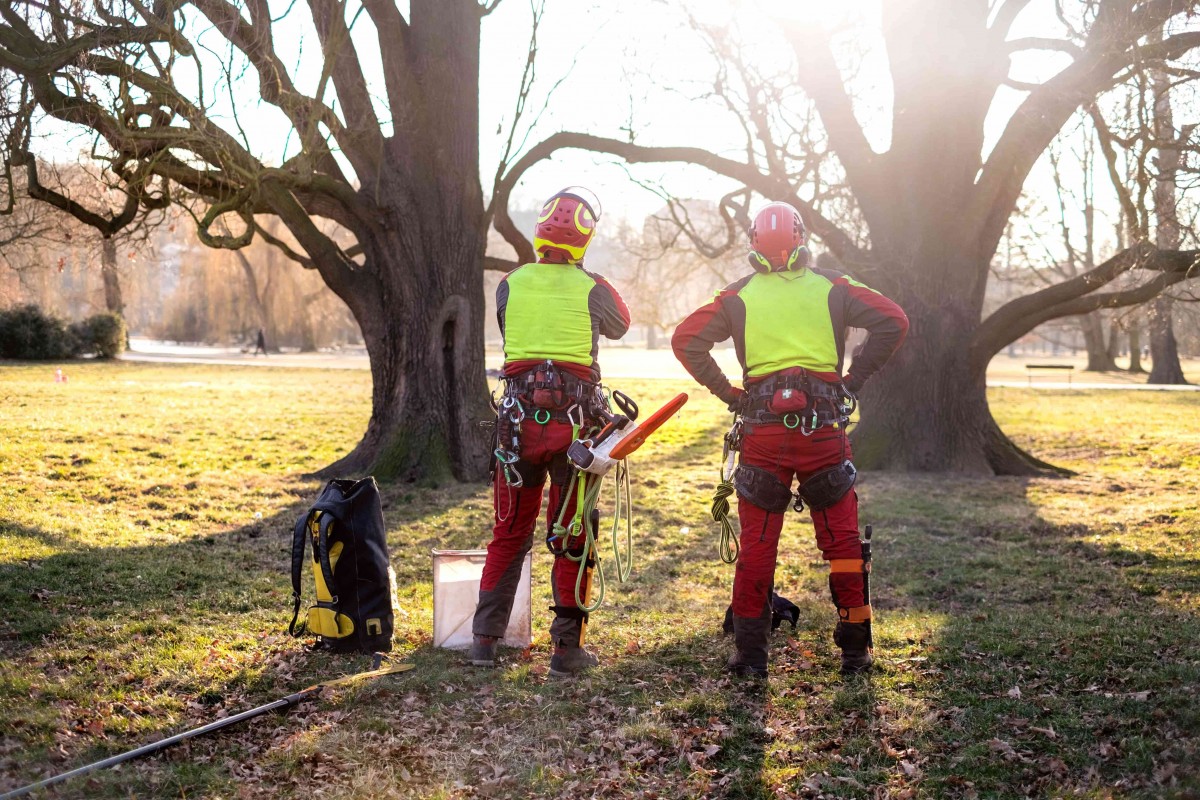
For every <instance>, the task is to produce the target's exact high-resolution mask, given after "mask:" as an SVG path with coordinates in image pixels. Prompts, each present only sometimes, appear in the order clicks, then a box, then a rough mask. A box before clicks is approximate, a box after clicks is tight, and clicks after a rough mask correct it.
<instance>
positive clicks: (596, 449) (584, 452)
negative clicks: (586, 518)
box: [567, 392, 688, 475]
mask: <svg viewBox="0 0 1200 800" xmlns="http://www.w3.org/2000/svg"><path fill="white" fill-rule="evenodd" d="M687 399H688V396H687V394H686V393H683V392H681V393H680V394H678V395H677V396H676V397H675V399H674V400H672V401H671V402H669V403H667V404H666V405H665V406H663V407H662V408H660V409H659V410H658V411H655V412H654V413H653V414H651V415H650V416H649V417H648V418H647V419H646V421H645V422H643V423H642V424H640V425H635V424H634V419H636V418H637V407H636V406H634V407H633V409H632V411H633V413H632V414H631V415H629V416H626V415H625V414H614V415H613V416H612V419H610V420H609V421H608V423H607V424H605V426H604V427H603V428H601V429H600V431H599V432H598V433H597V434H596V435H595V436H592V437H590V438H587V439H576V440H575V441H574V442H572V443H571V446H570V447H569V448H568V449H567V458H568V459H570V461H571V463H572V464H573V465H574V466H575V468H576V469H579V470H582V471H583V472H590V473H592V474H593V475H607V474H608V473H609V471H610V470H612V468H613V467H614V466H616V465H617V462H619V461H623V460H624V459H625V458H627V457H628V456H629V455H630V454H631V453H633V452H634V451H635V450H637V449H638V448H639V447H641V446H642V445H643V444H645V443H646V440H647V439H649V438H650V436H651V435H652V434H653V433H654V432H655V431H656V430H658V429H659V428H661V427H662V425H663V423H664V422H666V421H667V420H669V419H670V418H671V417H673V416H675V414H676V413H677V412H678V411H679V409H681V408H683V404H684V403H686V402H687ZM631 417H632V418H631Z"/></svg>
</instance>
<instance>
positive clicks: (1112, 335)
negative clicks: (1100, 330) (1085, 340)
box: [1108, 319, 1121, 369]
mask: <svg viewBox="0 0 1200 800" xmlns="http://www.w3.org/2000/svg"><path fill="white" fill-rule="evenodd" d="M1120 354H1121V326H1120V325H1119V324H1117V321H1116V320H1115V319H1114V320H1113V321H1112V322H1111V323H1109V325H1108V360H1109V361H1111V362H1113V369H1116V368H1117V367H1116V363H1117V356H1119V355H1120Z"/></svg>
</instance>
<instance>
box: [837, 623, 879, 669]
mask: <svg viewBox="0 0 1200 800" xmlns="http://www.w3.org/2000/svg"><path fill="white" fill-rule="evenodd" d="M833 643H834V644H836V645H837V646H838V647H840V648H842V674H843V675H858V674H860V673H863V672H866V671H867V670H869V669H870V668H871V664H873V663H874V662H875V659H874V657H873V656H872V655H871V647H870V643H871V621H870V620H867V621H866V622H839V623H838V624H837V627H836V628H834V629H833Z"/></svg>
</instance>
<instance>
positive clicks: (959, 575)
mask: <svg viewBox="0 0 1200 800" xmlns="http://www.w3.org/2000/svg"><path fill="white" fill-rule="evenodd" d="M55 366H56V365H52V364H51V365H46V364H38V365H33V366H14V365H0V404H2V407H3V409H4V410H3V413H2V414H0V606H2V607H3V609H4V611H5V613H4V614H2V615H0V791H4V790H6V789H11V788H15V787H17V786H19V785H23V784H25V783H27V782H31V781H34V780H37V779H39V778H42V777H45V776H47V775H50V774H54V773H58V772H61V771H65V770H68V769H71V768H73V767H76V766H79V765H81V764H83V763H86V762H88V761H91V760H94V759H98V758H102V757H104V756H107V755H112V754H115V753H118V752H122V751H124V750H127V749H130V748H132V747H136V746H139V745H141V744H144V743H147V742H150V741H153V740H155V739H157V738H161V737H163V736H166V735H169V734H171V733H175V732H178V731H181V730H184V729H187V728H191V727H194V726H197V725H201V724H204V723H206V722H209V721H211V720H213V719H216V718H218V717H221V716H225V715H228V714H233V713H236V712H238V711H240V710H243V709H245V708H249V707H251V706H254V705H258V704H261V703H264V702H268V701H270V700H274V699H276V698H278V697H281V696H283V695H285V694H288V693H290V692H292V691H295V690H296V689H298V688H301V687H303V686H306V685H308V684H310V683H312V682H313V680H314V679H318V678H322V677H327V676H333V675H338V674H344V673H348V672H354V671H358V670H361V669H364V668H366V667H367V666H368V659H367V658H366V657H335V656H329V655H317V654H311V653H309V652H308V651H307V650H306V649H305V648H304V646H303V644H302V643H301V642H297V641H295V640H292V639H290V638H288V637H287V636H286V635H285V634H284V628H285V627H286V624H287V620H288V619H289V617H290V614H289V612H290V605H291V604H290V583H289V577H288V570H289V562H290V559H289V548H290V538H291V525H292V523H293V522H294V520H295V518H296V516H297V515H298V514H299V513H300V512H301V510H302V509H304V508H305V507H306V506H307V503H308V502H311V500H312V499H313V498H314V497H315V495H316V493H317V491H318V490H319V488H320V483H319V482H318V481H315V480H313V479H310V478H305V477H304V474H305V473H306V472H307V471H310V470H312V469H315V468H318V467H320V466H323V465H324V464H327V463H329V462H330V461H332V460H333V459H334V458H336V457H337V456H338V455H339V454H340V453H342V452H345V450H346V449H348V448H349V447H350V446H352V445H353V444H354V443H355V442H356V441H357V437H358V435H359V434H360V433H361V431H362V430H363V428H364V427H365V424H366V419H367V416H368V413H369V375H368V374H367V373H365V372H356V371H333V370H328V371H326V370H312V369H272V370H259V369H255V368H252V367H246V368H241V367H209V366H184V365H170V366H158V365H139V364H71V365H69V366H68V367H67V372H68V374H69V377H70V382H69V383H67V384H56V383H54V382H53V380H52V376H53V371H54V367H55ZM617 388H622V389H624V390H626V391H627V392H628V393H629V394H631V395H632V396H634V397H635V398H636V399H638V400H639V401H641V402H642V404H643V407H646V408H651V407H655V406H656V405H658V404H659V403H661V402H662V401H664V400H666V399H667V398H668V397H670V396H671V395H673V394H674V393H675V392H677V391H680V390H688V391H692V389H691V387H688V386H685V385H684V384H682V383H677V382H672V381H629V382H624V383H623V385H618V387H617ZM693 394H694V395H696V394H697V393H695V392H693ZM992 401H993V408H994V410H995V412H996V415H997V417H998V419H999V420H1000V422H1001V424H1002V425H1003V426H1004V428H1005V430H1007V431H1008V432H1009V433H1010V434H1012V435H1013V436H1014V437H1015V438H1016V439H1017V440H1018V441H1019V442H1020V443H1022V444H1023V445H1025V446H1026V447H1028V448H1030V449H1032V450H1033V451H1034V452H1035V453H1037V454H1038V455H1040V456H1042V457H1044V458H1047V459H1049V460H1051V461H1053V462H1055V463H1057V464H1060V465H1064V466H1067V467H1070V468H1072V469H1074V470H1077V471H1078V473H1079V474H1078V476H1077V477H1074V478H1069V479H1037V480H1022V479H995V480H980V479H974V478H958V477H952V476H935V475H892V474H881V473H867V474H865V475H863V476H862V481H861V484H860V495H861V497H862V510H863V515H862V518H863V522H864V523H866V522H870V523H873V524H874V526H875V540H876V545H875V554H876V556H875V558H876V563H875V572H874V581H873V590H874V595H875V605H876V609H877V612H876V619H877V621H876V646H877V649H876V654H877V656H878V657H879V659H880V668H879V669H878V670H877V671H876V672H875V674H874V675H873V676H871V677H870V678H866V679H863V678H856V679H852V680H842V679H841V678H840V677H839V676H838V674H837V672H836V665H837V659H836V657H835V655H836V651H835V650H834V648H833V646H832V642H831V641H830V630H831V627H832V619H831V617H832V616H833V612H832V608H831V606H830V603H829V601H828V594H827V589H826V587H825V574H826V573H825V568H824V565H823V563H822V562H821V560H820V557H819V554H818V552H817V550H816V547H815V545H814V544H813V542H812V535H811V532H810V531H811V528H810V527H809V525H808V524H807V519H806V518H801V517H800V516H798V515H796V516H790V517H789V520H788V523H787V526H786V527H785V530H784V541H783V545H782V550H783V553H784V554H783V557H782V560H781V564H780V567H779V570H778V572H777V586H778V589H779V591H780V593H781V594H783V595H784V596H786V597H789V598H790V599H792V600H793V601H794V602H796V603H797V604H798V605H799V606H800V608H801V610H802V620H801V624H800V627H799V628H798V629H797V630H796V631H795V632H792V631H790V630H787V629H786V628H784V629H781V630H780V631H779V632H777V634H776V635H775V638H774V640H773V646H772V647H773V649H772V655H771V658H772V672H771V678H770V680H769V682H768V683H767V684H766V685H754V684H745V683H737V682H732V681H730V680H729V679H727V678H725V677H723V676H722V674H721V672H720V667H721V665H722V664H723V663H724V659H725V657H726V655H727V652H728V648H729V643H728V642H727V640H725V639H723V638H722V636H721V634H720V622H721V617H722V614H723V611H724V608H725V605H726V603H727V602H728V594H729V587H730V584H731V580H732V568H731V567H729V566H726V565H724V564H722V563H721V562H720V561H719V559H718V558H717V528H716V526H715V524H714V523H713V522H712V520H711V519H710V518H709V516H708V505H709V502H710V498H711V494H712V490H713V488H714V484H715V482H716V479H717V463H716V462H717V458H718V455H719V442H720V435H721V433H722V432H723V427H724V425H725V424H726V423H727V416H726V415H725V414H724V413H723V412H722V411H721V409H720V408H719V406H718V404H717V403H716V401H713V400H711V399H709V398H706V397H699V396H694V397H693V401H692V402H691V403H690V404H689V405H688V406H687V408H686V409H685V410H684V412H683V415H682V417H681V418H680V419H678V420H677V421H676V422H674V423H672V424H671V425H669V426H668V427H666V428H664V429H663V431H662V433H661V435H660V436H659V437H657V438H656V439H654V440H653V441H651V442H650V443H649V444H647V445H646V447H645V448H643V450H642V451H641V452H639V453H638V455H637V456H636V463H635V464H634V481H635V486H634V491H635V495H636V501H637V504H638V506H639V515H638V526H637V533H636V542H635V545H636V548H637V553H636V562H635V566H634V573H633V577H632V578H631V580H630V581H629V582H628V583H626V584H624V585H617V584H616V581H615V579H614V578H611V577H610V585H609V591H608V599H607V602H606V605H605V607H604V608H602V609H601V611H600V612H598V613H597V614H596V615H594V617H593V624H592V626H591V627H590V629H589V642H590V645H591V646H592V647H593V649H595V650H596V651H597V652H598V653H599V655H600V656H601V658H602V662H603V663H602V666H601V668H600V669H599V670H597V671H595V672H594V674H593V675H591V676H590V677H588V678H585V679H582V680H579V681H575V682H560V681H555V680H554V679H551V678H548V677H547V676H546V666H547V662H548V650H547V636H546V627H547V624H548V622H549V612H546V611H545V610H544V609H545V608H546V606H547V605H549V592H548V590H547V579H548V573H549V566H550V561H551V559H550V557H549V556H548V554H546V553H545V551H544V549H542V548H540V547H539V548H537V549H535V559H534V562H535V563H534V600H533V605H534V619H535V624H534V631H535V640H534V645H533V647H532V648H531V649H530V650H529V651H528V652H521V651H506V652H505V654H504V658H503V663H502V665H501V668H500V669H498V670H496V671H480V670H474V669H472V668H469V667H465V666H463V665H462V659H461V655H459V654H457V653H453V652H448V651H442V650H435V649H433V648H432V647H431V646H430V634H431V631H430V626H431V599H430V596H431V587H430V558H429V551H430V549H431V548H434V547H439V548H470V547H477V546H482V545H483V544H484V543H485V542H486V541H487V540H488V539H489V538H490V532H489V531H490V519H491V504H490V497H489V492H488V490H487V489H486V488H485V487H484V486H482V485H454V486H449V487H444V488H439V489H430V488H418V487H413V486H405V485H394V486H387V487H384V502H385V509H384V514H385V517H386V519H387V522H388V526H389V531H390V543H391V548H392V550H391V555H392V561H393V565H394V566H395V569H396V572H397V575H398V578H399V603H400V607H401V609H402V611H401V613H400V616H399V618H398V619H397V637H396V650H395V657H396V658H398V659H404V660H407V661H409V662H411V663H413V664H415V665H416V669H414V670H413V671H411V672H407V673H403V674H399V675H395V676H389V677H386V678H382V679H379V680H377V681H374V682H371V683H367V684H362V685H358V686H354V687H351V688H347V689H340V690H334V691H330V692H327V693H325V694H324V695H322V696H321V697H320V698H319V699H315V700H313V701H311V702H306V703H304V704H302V705H301V706H300V707H299V708H297V709H294V710H293V711H291V712H290V713H287V714H283V715H277V714H273V715H267V716H264V717H260V718H258V719H257V720H255V721H253V722H251V723H248V724H246V725H244V726H241V727H238V728H234V729H231V730H229V731H227V732H225V733H222V734H218V735H217V736H214V737H209V738H205V739H197V740H193V741H192V742H191V743H189V744H187V745H185V746H182V747H179V748H175V749H174V750H170V751H167V752H166V753H164V754H161V755H158V756H153V757H150V758H147V759H143V760H141V761H137V762H132V763H129V764H126V765H124V766H122V767H121V768H120V769H117V770H109V771H106V772H100V773H93V774H92V775H91V776H88V777H85V778H81V779H78V780H76V781H74V782H71V783H67V784H63V785H61V786H60V787H59V788H58V789H57V790H52V791H49V792H47V793H46V794H45V796H50V797H86V798H118V797H120V798H126V797H137V798H159V797H181V798H182V797H186V798H293V797H295V798H310V797H322V798H376V797H380V798H382V797H435V798H438V797H476V796H478V797H522V798H523V797H567V798H584V797H592V796H602V797H666V798H675V797H759V798H772V797H818V796H826V797H870V798H875V797H897V798H910V797H929V798H941V797H980V798H991V797H1013V798H1017V797H1058V796H1068V795H1069V796H1085V797H1093V798H1108V797H1113V798H1117V797H1119V798H1125V797H1154V798H1158V797H1176V798H1188V797H1191V798H1195V797H1200V752H1198V751H1200V699H1198V693H1197V691H1196V686H1197V683H1198V679H1200V555H1198V553H1200V549H1198V538H1200V535H1198V532H1197V531H1198V529H1200V512H1198V511H1197V507H1196V498H1197V496H1200V422H1198V420H1200V394H1194V393H1161V394H1160V393H1155V394H1154V395H1146V394H1144V393H1122V392H1115V391H1114V392H1106V391H1091V392H1086V391H1061V392H1060V391H1050V390H1041V391H1036V392H1031V391H1025V390H1020V389H1003V390H996V391H994V392H993V393H992ZM260 515H261V516H260ZM609 562H610V563H611V558H610V559H609ZM610 570H611V566H610ZM610 576H611V573H610ZM306 591H308V592H310V593H311V588H308V589H307V590H306Z"/></svg>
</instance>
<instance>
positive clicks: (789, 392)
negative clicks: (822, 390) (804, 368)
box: [767, 389, 808, 416]
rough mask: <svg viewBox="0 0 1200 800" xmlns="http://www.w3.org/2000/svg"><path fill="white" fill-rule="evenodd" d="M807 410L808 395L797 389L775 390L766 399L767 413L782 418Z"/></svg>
mask: <svg viewBox="0 0 1200 800" xmlns="http://www.w3.org/2000/svg"><path fill="white" fill-rule="evenodd" d="M806 408H808V395H807V394H805V393H804V392H802V391H801V390H799V389H776V390H775V393H774V394H772V395H771V396H770V397H769V398H767V411H769V412H771V413H772V414H778V415H779V416H783V415H784V414H798V413H800V412H801V411H803V410H804V409H806Z"/></svg>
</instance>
